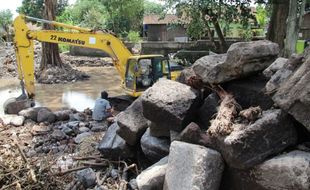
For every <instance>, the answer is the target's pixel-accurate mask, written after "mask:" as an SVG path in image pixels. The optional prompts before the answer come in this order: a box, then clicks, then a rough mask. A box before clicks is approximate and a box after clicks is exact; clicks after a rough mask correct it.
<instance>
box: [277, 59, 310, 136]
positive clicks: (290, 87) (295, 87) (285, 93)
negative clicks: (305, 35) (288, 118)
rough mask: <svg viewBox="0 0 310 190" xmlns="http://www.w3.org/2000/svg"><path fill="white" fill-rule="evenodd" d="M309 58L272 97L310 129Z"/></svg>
mask: <svg viewBox="0 0 310 190" xmlns="http://www.w3.org/2000/svg"><path fill="white" fill-rule="evenodd" d="M309 78H310V58H308V59H307V61H306V62H304V63H303V64H302V65H301V66H300V67H299V69H297V70H296V72H295V73H294V74H293V75H292V76H291V77H290V78H289V79H287V80H286V81H285V82H284V83H283V84H282V85H281V86H280V88H279V89H278V91H277V92H276V94H275V95H274V96H273V97H272V99H273V100H274V102H275V103H276V104H277V105H278V106H279V107H280V108H281V109H283V110H285V111H287V112H288V113H289V114H291V115H292V116H293V117H294V118H295V119H296V120H297V121H299V122H300V123H302V124H303V125H304V126H305V127H306V128H307V129H308V131H310V117H309V112H310V108H309V104H310V100H309V98H308V97H309V93H310V88H309V87H308V86H309V81H310V79H309Z"/></svg>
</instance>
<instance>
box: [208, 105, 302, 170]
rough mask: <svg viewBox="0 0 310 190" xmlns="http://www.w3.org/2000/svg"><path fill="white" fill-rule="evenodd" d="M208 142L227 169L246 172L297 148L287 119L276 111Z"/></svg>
mask: <svg viewBox="0 0 310 190" xmlns="http://www.w3.org/2000/svg"><path fill="white" fill-rule="evenodd" d="M211 141H212V142H213V143H211V144H210V146H211V147H214V148H215V149H217V150H218V151H219V152H221V154H222V156H223V158H224V159H225V161H226V163H227V164H228V165H229V166H230V167H232V168H238V169H247V168H250V167H253V166H255V165H257V164H260V163H262V162H263V161H264V160H265V159H266V158H268V157H269V156H271V155H275V154H278V153H280V152H282V151H283V150H284V149H285V148H287V147H288V146H291V145H294V144H296V142H297V133H296V130H295V128H294V124H293V122H292V121H291V119H290V118H289V116H288V115H287V114H285V113H284V112H283V111H281V110H279V109H276V110H268V111H264V112H263V114H262V116H261V118H260V119H258V120H256V121H255V122H254V123H252V124H249V125H247V126H243V125H235V126H234V130H233V131H232V132H231V133H230V134H229V135H227V136H222V135H217V136H213V135H212V136H211Z"/></svg>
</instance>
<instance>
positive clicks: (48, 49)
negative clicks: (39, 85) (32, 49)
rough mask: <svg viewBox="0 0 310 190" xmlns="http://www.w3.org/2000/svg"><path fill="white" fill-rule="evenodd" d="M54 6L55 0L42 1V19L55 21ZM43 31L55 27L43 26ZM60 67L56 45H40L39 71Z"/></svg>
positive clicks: (60, 62) (55, 4)
mask: <svg viewBox="0 0 310 190" xmlns="http://www.w3.org/2000/svg"><path fill="white" fill-rule="evenodd" d="M56 6H57V0H44V19H46V20H55V19H56ZM43 29H45V30H54V29H55V27H54V26H52V25H50V24H44V25H43ZM56 66H58V67H61V66H62V61H61V59H60V56H59V48H58V44H54V43H45V42H44V43H42V60H41V65H40V69H41V70H44V69H47V68H49V67H56Z"/></svg>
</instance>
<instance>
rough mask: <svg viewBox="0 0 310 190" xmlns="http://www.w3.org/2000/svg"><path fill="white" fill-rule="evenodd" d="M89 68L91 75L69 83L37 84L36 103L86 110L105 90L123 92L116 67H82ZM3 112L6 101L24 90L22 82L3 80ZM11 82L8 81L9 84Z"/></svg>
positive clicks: (0, 96) (0, 99)
mask: <svg viewBox="0 0 310 190" xmlns="http://www.w3.org/2000/svg"><path fill="white" fill-rule="evenodd" d="M79 69H80V70H83V71H85V72H87V73H88V74H89V75H90V76H91V78H90V80H87V81H80V82H76V83H68V84H52V85H45V84H36V96H35V101H36V106H46V107H49V108H50V109H52V110H57V109H60V108H75V109H77V110H79V111H82V110H84V109H86V108H88V107H89V108H91V109H92V108H93V106H94V102H95V100H96V99H97V98H98V97H99V96H100V92H101V91H102V90H106V91H108V93H109V95H110V96H118V95H123V94H124V93H123V91H122V89H121V87H120V81H121V80H120V77H119V75H118V73H117V71H116V69H115V68H114V67H85V68H79ZM0 83H1V85H0V114H1V113H3V103H4V102H5V101H6V100H7V99H9V98H11V97H17V96H19V95H20V94H21V90H20V86H19V82H18V81H15V83H13V84H12V82H11V81H10V83H7V81H5V80H2V79H1V80H0ZM6 84H7V85H6Z"/></svg>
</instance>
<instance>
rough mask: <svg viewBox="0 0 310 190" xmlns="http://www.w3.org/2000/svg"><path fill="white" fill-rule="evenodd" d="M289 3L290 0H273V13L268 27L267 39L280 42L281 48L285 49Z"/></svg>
mask: <svg viewBox="0 0 310 190" xmlns="http://www.w3.org/2000/svg"><path fill="white" fill-rule="evenodd" d="M288 4H289V0H273V1H272V14H271V18H270V22H269V27H268V32H267V39H268V40H270V41H272V42H275V43H277V44H279V48H280V50H283V49H284V39H285V34H286V19H287V16H288V7H289V6H288Z"/></svg>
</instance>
